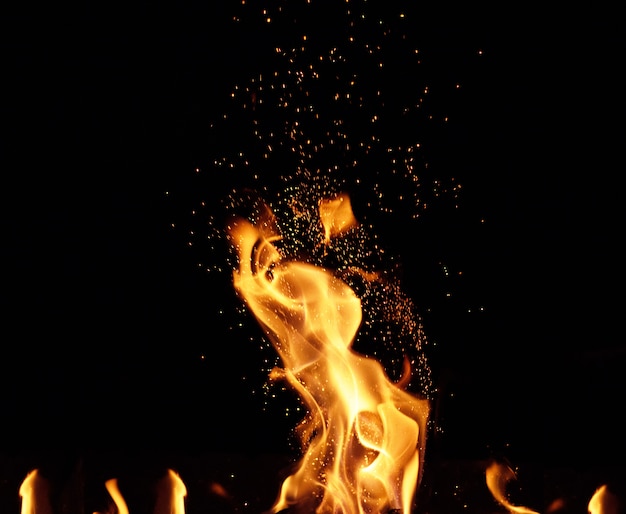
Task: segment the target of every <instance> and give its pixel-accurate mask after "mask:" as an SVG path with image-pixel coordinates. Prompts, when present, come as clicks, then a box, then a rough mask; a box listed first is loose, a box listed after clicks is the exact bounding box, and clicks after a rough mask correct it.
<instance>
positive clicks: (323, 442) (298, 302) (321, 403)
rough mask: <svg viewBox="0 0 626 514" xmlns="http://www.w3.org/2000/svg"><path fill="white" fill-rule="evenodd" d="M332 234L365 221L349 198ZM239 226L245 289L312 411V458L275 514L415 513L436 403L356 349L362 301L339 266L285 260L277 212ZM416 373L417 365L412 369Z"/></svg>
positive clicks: (330, 210) (329, 214) (304, 426)
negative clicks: (337, 272) (290, 513)
mask: <svg viewBox="0 0 626 514" xmlns="http://www.w3.org/2000/svg"><path fill="white" fill-rule="evenodd" d="M319 207H320V217H321V219H322V222H323V223H324V228H325V233H326V237H330V236H332V235H335V234H338V233H341V232H342V231H344V230H346V229H348V228H349V227H350V226H353V225H354V224H355V223H356V220H355V219H354V216H353V215H352V210H351V208H350V204H349V201H347V197H340V198H338V199H336V200H334V201H328V202H321V203H320V204H319ZM268 215H269V217H268V219H265V220H261V221H259V222H258V223H257V224H256V225H253V224H252V223H250V222H249V221H247V220H244V219H240V218H238V219H236V220H234V221H233V223H232V224H231V225H230V227H229V235H230V237H231V242H232V244H233V245H234V247H235V248H236V250H237V252H238V256H239V269H238V270H236V271H235V272H234V276H233V282H234V286H235V289H236V290H237V291H238V293H239V294H240V295H241V297H242V298H243V300H244V301H245V303H246V305H247V306H248V307H249V309H250V310H251V311H252V313H253V314H254V316H255V317H256V319H257V321H258V322H259V324H260V325H261V326H262V328H263V329H264V331H265V332H266V334H267V336H268V338H269V339H270V340H271V342H272V344H273V345H274V347H275V349H276V351H277V352H278V354H279V356H280V359H281V362H282V364H283V368H282V369H274V370H273V371H272V372H271V374H270V378H272V379H284V380H286V381H287V382H288V383H289V384H290V385H291V386H292V387H293V388H294V389H295V390H296V392H297V393H298V394H299V395H300V397H301V399H302V401H303V403H304V404H305V405H306V407H307V412H308V415H307V417H306V418H305V419H304V420H303V421H302V423H301V424H300V425H299V426H298V430H297V433H298V435H299V438H300V442H301V445H302V448H301V452H302V456H301V459H300V461H299V462H298V464H297V467H296V471H295V472H294V473H293V474H291V475H290V476H289V477H287V479H286V480H285V481H284V482H283V484H282V486H281V490H280V493H279V495H278V498H277V500H276V501H275V503H274V505H273V506H272V508H271V510H270V512H272V513H277V512H280V511H282V510H284V509H286V508H288V507H295V508H300V509H303V508H304V509H307V511H308V512H313V508H314V507H313V503H315V504H316V505H315V510H314V512H316V513H318V514H322V513H337V514H338V513H342V514H364V513H380V512H383V511H385V510H387V509H395V510H398V511H400V512H402V513H403V514H408V513H409V512H410V510H411V503H412V500H413V496H414V494H415V491H416V488H417V485H418V482H419V478H420V470H421V459H422V457H423V452H424V449H425V437H426V421H427V418H428V414H429V408H430V407H429V403H428V401H427V400H426V399H421V398H418V397H416V396H414V395H412V394H410V393H409V392H407V391H405V390H404V389H402V387H401V386H400V385H399V384H396V383H393V382H391V381H390V380H389V379H388V377H387V375H386V374H385V371H384V369H383V367H382V365H381V364H380V363H379V362H378V361H376V360H374V359H371V358H368V357H365V356H363V355H360V354H357V353H356V352H355V351H353V350H352V349H351V345H352V342H353V340H354V338H355V335H356V333H357V331H358V329H359V326H360V324H361V320H362V310H361V301H360V300H359V298H358V297H357V296H356V294H355V292H354V291H353V290H352V289H351V288H350V287H349V286H348V284H346V283H345V282H344V281H342V280H340V279H338V278H337V277H335V276H334V275H333V274H332V273H331V272H330V271H328V270H326V269H324V268H321V267H318V266H314V265H312V264H308V263H306V262H300V261H285V260H283V259H282V256H281V254H280V252H279V250H278V248H277V247H276V246H275V245H274V244H273V243H274V242H276V241H278V240H279V239H280V236H279V235H278V233H277V230H276V227H275V223H274V219H273V217H272V215H271V212H268ZM409 371H410V370H409Z"/></svg>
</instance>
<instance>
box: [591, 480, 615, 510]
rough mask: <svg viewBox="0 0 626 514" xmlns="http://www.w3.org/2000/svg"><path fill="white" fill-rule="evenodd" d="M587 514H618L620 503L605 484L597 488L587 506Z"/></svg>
mask: <svg viewBox="0 0 626 514" xmlns="http://www.w3.org/2000/svg"><path fill="white" fill-rule="evenodd" d="M587 510H588V512H589V514H618V513H619V512H620V501H619V499H618V497H617V496H616V495H615V494H613V493H612V492H611V491H610V490H609V488H608V486H607V485H606V484H604V485H602V486H600V487H598V489H596V491H595V492H594V493H593V496H592V497H591V499H590V500H589V504H588V505H587Z"/></svg>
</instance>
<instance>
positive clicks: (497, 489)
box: [486, 462, 539, 514]
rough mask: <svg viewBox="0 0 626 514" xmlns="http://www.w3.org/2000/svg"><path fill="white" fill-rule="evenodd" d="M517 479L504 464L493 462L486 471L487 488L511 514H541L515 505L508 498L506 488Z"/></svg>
mask: <svg viewBox="0 0 626 514" xmlns="http://www.w3.org/2000/svg"><path fill="white" fill-rule="evenodd" d="M515 478H516V476H515V472H514V471H513V470H512V469H511V468H510V467H509V466H505V465H504V464H500V463H498V462H492V463H491V464H490V465H489V466H488V467H487V470H486V479H487V487H488V488H489V490H490V491H491V494H492V495H493V497H494V498H495V499H496V500H497V501H498V502H499V503H500V504H501V505H502V506H503V507H506V509H508V510H509V512H513V513H515V514H539V513H538V512H537V511H534V510H531V509H528V508H526V507H522V506H517V505H513V504H512V503H511V502H510V500H509V499H508V497H507V494H506V487H507V485H508V484H509V482H510V481H511V480H514V479H515Z"/></svg>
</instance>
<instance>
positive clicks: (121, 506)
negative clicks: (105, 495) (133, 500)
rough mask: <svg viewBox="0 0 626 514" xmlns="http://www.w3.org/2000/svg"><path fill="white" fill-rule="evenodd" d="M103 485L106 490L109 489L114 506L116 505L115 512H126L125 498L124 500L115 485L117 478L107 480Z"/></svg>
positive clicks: (125, 513)
mask: <svg viewBox="0 0 626 514" xmlns="http://www.w3.org/2000/svg"><path fill="white" fill-rule="evenodd" d="M104 486H105V487H106V489H107V491H109V494H110V495H111V498H113V503H115V506H116V507H117V513H118V514H128V506H127V505H126V500H124V497H123V496H122V493H121V492H120V489H119V487H118V485H117V478H111V479H109V480H107V481H106V482H105V483H104Z"/></svg>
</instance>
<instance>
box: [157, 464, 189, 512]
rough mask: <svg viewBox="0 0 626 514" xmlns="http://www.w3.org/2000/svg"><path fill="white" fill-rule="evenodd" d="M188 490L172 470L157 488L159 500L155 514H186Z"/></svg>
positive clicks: (168, 471)
mask: <svg viewBox="0 0 626 514" xmlns="http://www.w3.org/2000/svg"><path fill="white" fill-rule="evenodd" d="M186 496H187V488H186V487H185V483H184V482H183V481H182V479H181V478H180V476H179V475H178V473H176V472H174V471H173V470H171V469H168V470H167V475H166V476H165V477H163V478H162V479H161V480H160V481H159V483H158V486H157V499H156V505H155V508H154V513H153V514H185V497H186Z"/></svg>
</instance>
